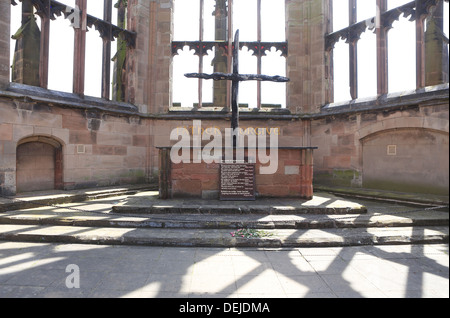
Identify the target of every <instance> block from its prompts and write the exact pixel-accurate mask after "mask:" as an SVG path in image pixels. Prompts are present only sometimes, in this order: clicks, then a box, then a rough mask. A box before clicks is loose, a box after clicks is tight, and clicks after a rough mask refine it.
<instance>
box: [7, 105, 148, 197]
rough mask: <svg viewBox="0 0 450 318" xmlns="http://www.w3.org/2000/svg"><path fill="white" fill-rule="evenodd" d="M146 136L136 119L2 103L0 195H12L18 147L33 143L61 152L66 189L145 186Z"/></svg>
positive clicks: (143, 124)
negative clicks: (39, 143) (52, 147)
mask: <svg viewBox="0 0 450 318" xmlns="http://www.w3.org/2000/svg"><path fill="white" fill-rule="evenodd" d="M149 135H150V132H149V125H148V123H147V122H146V120H145V119H141V118H140V117H139V116H130V115H125V114H121V113H113V112H101V111H98V110H92V109H77V108H70V107H55V106H53V105H50V104H45V103H37V102H24V101H19V100H11V99H7V98H0V191H1V192H2V193H3V194H14V193H15V192H16V190H17V189H16V186H17V180H16V173H17V170H16V169H17V162H16V161H17V160H18V158H19V157H18V154H17V148H18V146H19V145H20V144H21V143H23V142H24V141H25V142H27V141H28V140H29V141H30V142H32V141H34V140H39V139H36V138H41V140H43V141H44V142H46V143H54V144H55V145H60V146H61V147H62V167H63V168H62V173H63V178H62V179H63V188H64V189H75V188H86V187H96V186H109V185H116V184H131V183H143V182H146V181H148V179H147V167H148V163H147V160H148V156H149V155H148V153H147V150H148V149H149V148H150V145H149V141H150V140H149ZM33 137H34V138H33ZM30 149H32V148H30ZM28 155H30V156H31V155H33V154H32V153H29V154H28ZM36 155H38V154H36ZM27 171H28V172H29V173H30V174H32V173H33V170H27ZM25 173H26V172H25ZM20 177H21V178H22V179H26V178H27V176H26V175H23V172H22V175H21V176H20Z"/></svg>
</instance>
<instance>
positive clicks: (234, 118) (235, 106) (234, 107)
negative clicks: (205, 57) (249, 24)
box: [184, 30, 289, 149]
mask: <svg viewBox="0 0 450 318" xmlns="http://www.w3.org/2000/svg"><path fill="white" fill-rule="evenodd" d="M184 76H186V77H189V78H202V79H207V80H208V79H212V80H215V81H220V80H228V81H232V88H231V91H232V96H231V111H232V115H231V128H232V129H233V132H236V128H239V103H238V95H239V82H243V81H271V82H279V83H284V82H289V78H287V77H283V76H278V75H277V76H267V75H260V74H239V30H237V31H236V35H235V37H234V48H233V73H232V74H225V73H213V74H203V73H200V74H199V73H189V74H185V75H184ZM236 140H237V139H236V135H235V134H233V149H236V146H237V141H236Z"/></svg>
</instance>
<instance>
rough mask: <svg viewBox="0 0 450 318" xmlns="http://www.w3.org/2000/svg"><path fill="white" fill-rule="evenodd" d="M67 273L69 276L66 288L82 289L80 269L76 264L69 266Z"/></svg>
mask: <svg viewBox="0 0 450 318" xmlns="http://www.w3.org/2000/svg"><path fill="white" fill-rule="evenodd" d="M66 273H69V275H68V276H67V277H66V287H67V288H68V289H79V288H80V267H79V266H78V265H75V264H70V265H67V267H66Z"/></svg>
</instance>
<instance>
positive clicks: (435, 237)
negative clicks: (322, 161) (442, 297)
mask: <svg viewBox="0 0 450 318" xmlns="http://www.w3.org/2000/svg"><path fill="white" fill-rule="evenodd" d="M231 233H232V232H230V230H224V229H209V230H205V229H167V228H166V229H154V228H150V229H149V228H129V227H128V228H127V227H123V228H100V227H82V226H35V225H16V224H3V225H0V240H7V241H26V242H40V243H44V242H46V243H47V242H48V243H64V244H102V245H142V246H184V247H325V246H358V245H381V244H432V243H440V244H441V243H448V227H446V226H434V227H426V226H422V227H421V226H417V227H387V228H386V227H385V228H343V229H335V228H334V229H296V230H294V229H275V230H264V231H261V230H259V231H256V233H259V234H261V235H262V237H259V238H245V237H239V236H236V235H235V236H232V234H231Z"/></svg>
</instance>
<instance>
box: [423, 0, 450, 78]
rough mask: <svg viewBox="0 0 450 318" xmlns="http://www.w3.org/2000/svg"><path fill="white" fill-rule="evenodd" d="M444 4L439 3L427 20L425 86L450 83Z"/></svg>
mask: <svg viewBox="0 0 450 318" xmlns="http://www.w3.org/2000/svg"><path fill="white" fill-rule="evenodd" d="M443 16H444V3H443V1H439V3H438V5H437V6H436V7H435V8H434V9H433V11H432V13H431V14H430V16H429V17H428V18H427V20H426V24H427V28H426V32H425V85H426V86H431V85H438V84H442V83H446V82H448V72H449V63H448V49H447V44H446V43H445V41H444V37H445V34H444V17H443Z"/></svg>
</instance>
